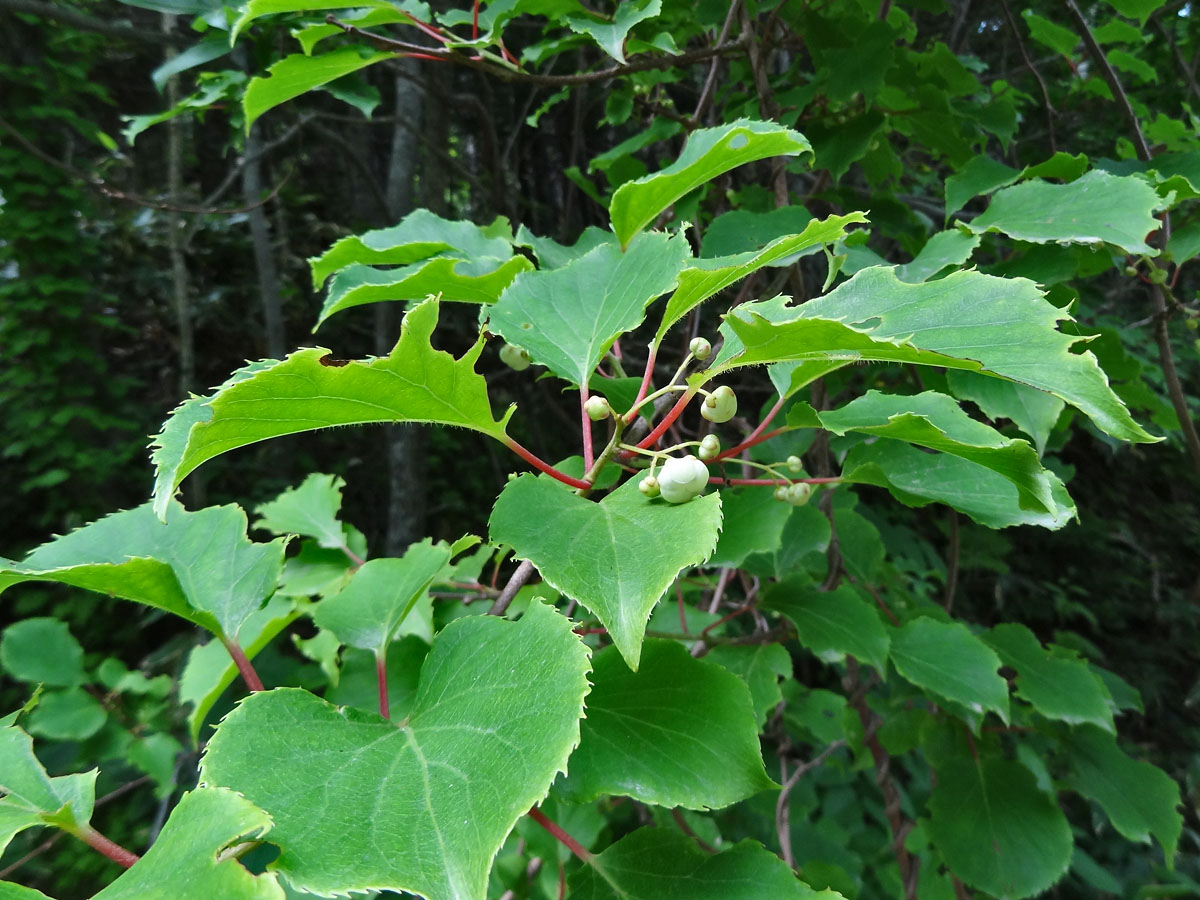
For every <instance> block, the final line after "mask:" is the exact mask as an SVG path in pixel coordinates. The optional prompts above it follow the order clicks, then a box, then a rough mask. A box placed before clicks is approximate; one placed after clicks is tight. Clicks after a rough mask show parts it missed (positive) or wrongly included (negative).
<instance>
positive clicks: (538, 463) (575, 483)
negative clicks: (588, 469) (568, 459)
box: [504, 438, 592, 490]
mask: <svg viewBox="0 0 1200 900" xmlns="http://www.w3.org/2000/svg"><path fill="white" fill-rule="evenodd" d="M504 444H505V446H506V447H508V449H509V450H511V451H512V452H513V453H515V454H517V456H519V457H521V459H523V460H525V462H527V463H529V464H530V465H531V466H533V467H534V468H535V469H538V470H539V471H542V472H545V473H546V474H547V475H549V476H550V477H551V478H553V479H555V480H556V481H561V482H562V483H563V484H569V485H570V486H571V487H573V488H582V489H584V490H590V489H591V487H592V486H591V485H590V484H588V483H587V482H586V481H584V480H582V479H580V478H574V477H572V476H570V475H565V474H563V473H562V472H560V471H558V469H556V468H554V466H552V465H550V464H549V463H548V462H546V461H544V460H542V459H541V458H539V457H538V456H536V455H535V454H534V453H532V452H531V451H529V450H527V449H525V448H524V447H522V446H521V445H520V444H518V443H517V442H516V441H514V440H513V439H512V438H506V439H505V441H504Z"/></svg>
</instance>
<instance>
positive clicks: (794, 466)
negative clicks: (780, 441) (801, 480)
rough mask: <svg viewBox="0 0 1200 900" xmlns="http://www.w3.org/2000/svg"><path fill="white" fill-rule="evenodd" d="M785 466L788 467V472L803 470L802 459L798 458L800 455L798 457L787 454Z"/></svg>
mask: <svg viewBox="0 0 1200 900" xmlns="http://www.w3.org/2000/svg"><path fill="white" fill-rule="evenodd" d="M787 467H788V471H789V472H795V473H798V472H803V471H804V461H803V460H802V459H800V457H798V456H789V457H788V458H787Z"/></svg>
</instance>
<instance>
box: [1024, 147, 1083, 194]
mask: <svg viewBox="0 0 1200 900" xmlns="http://www.w3.org/2000/svg"><path fill="white" fill-rule="evenodd" d="M1087 168H1088V158H1087V154H1085V153H1074V154H1072V153H1067V152H1066V151H1064V150H1059V151H1058V152H1056V153H1055V154H1054V155H1053V156H1051V157H1050V158H1049V159H1047V160H1046V161H1045V162H1040V163H1034V164H1033V165H1031V166H1026V167H1025V169H1024V170H1023V171H1022V172H1021V178H1022V179H1025V178H1060V179H1062V180H1063V181H1074V180H1075V179H1076V178H1078V177H1079V176H1080V175H1082V174H1083V173H1084V172H1086V171H1087ZM1005 187H1007V185H1005Z"/></svg>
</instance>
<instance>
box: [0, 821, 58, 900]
mask: <svg viewBox="0 0 1200 900" xmlns="http://www.w3.org/2000/svg"><path fill="white" fill-rule="evenodd" d="M3 834H4V826H3V825H0V835H3ZM0 900H53V898H51V897H47V896H46V895H45V894H43V893H42V892H41V891H35V890H34V889H33V888H29V887H23V886H22V885H19V884H13V883H12V882H11V881H0Z"/></svg>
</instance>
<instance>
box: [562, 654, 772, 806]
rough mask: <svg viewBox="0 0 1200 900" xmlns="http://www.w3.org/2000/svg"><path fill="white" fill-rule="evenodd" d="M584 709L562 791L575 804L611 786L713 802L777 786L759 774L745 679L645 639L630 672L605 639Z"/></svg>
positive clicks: (679, 802)
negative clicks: (639, 663)
mask: <svg viewBox="0 0 1200 900" xmlns="http://www.w3.org/2000/svg"><path fill="white" fill-rule="evenodd" d="M593 664H594V671H593V672H592V691H591V693H590V694H588V698H587V716H586V718H584V720H583V722H582V723H580V726H579V732H580V735H579V747H578V748H577V749H576V750H575V752H574V753H572V754H571V763H570V773H571V774H570V776H569V777H568V778H567V780H566V782H565V783H564V785H563V787H562V790H563V791H564V792H565V796H567V797H568V798H569V799H572V800H575V801H577V802H588V801H591V800H595V799H597V798H598V797H602V796H604V795H606V794H620V795H623V796H628V797H632V798H634V799H635V800H640V801H641V802H643V803H651V804H656V805H658V806H664V807H673V806H683V807H686V808H687V809H720V808H721V807H725V806H729V805H730V804H731V803H736V802H738V801H739V800H744V799H745V798H747V797H751V796H753V795H754V794H757V793H758V792H759V791H765V790H767V789H768V788H772V787H777V785H776V784H775V783H774V782H773V781H771V779H770V778H768V777H767V773H766V769H765V768H764V767H763V761H762V751H761V750H760V749H759V744H758V727H757V723H756V722H755V718H754V702H753V700H752V699H751V697H750V690H749V688H747V686H746V684H745V682H743V681H742V680H741V679H740V678H738V677H737V676H736V675H734V674H733V673H731V672H726V671H725V670H724V669H722V668H721V667H720V666H718V665H714V664H712V663H708V662H704V661H703V660H698V659H694V658H693V657H692V656H691V654H689V653H688V651H687V648H685V647H684V646H683V645H682V644H680V643H678V642H676V641H664V640H653V639H651V640H648V641H646V643H645V645H644V646H643V648H642V659H641V665H640V667H639V668H638V670H637V671H636V672H631V671H630V670H629V668H628V667H627V666H626V665H625V663H624V661H623V660H622V659H621V657H620V655H619V653H618V651H617V650H616V648H614V647H610V648H608V649H606V650H603V651H601V652H600V653H597V654H596V656H595V659H594V660H593Z"/></svg>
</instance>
